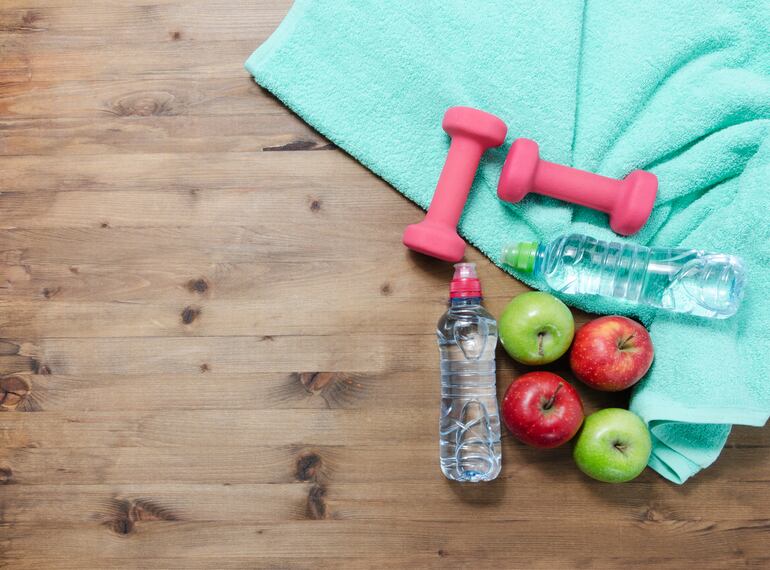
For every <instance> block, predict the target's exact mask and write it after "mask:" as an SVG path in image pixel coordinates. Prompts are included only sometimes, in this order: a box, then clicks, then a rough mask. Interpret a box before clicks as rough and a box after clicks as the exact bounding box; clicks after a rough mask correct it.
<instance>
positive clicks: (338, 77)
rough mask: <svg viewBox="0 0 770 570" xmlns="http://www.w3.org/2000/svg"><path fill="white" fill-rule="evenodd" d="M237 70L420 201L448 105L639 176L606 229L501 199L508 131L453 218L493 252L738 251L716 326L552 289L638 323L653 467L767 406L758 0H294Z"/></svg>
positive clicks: (686, 471)
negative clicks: (738, 264)
mask: <svg viewBox="0 0 770 570" xmlns="http://www.w3.org/2000/svg"><path fill="white" fill-rule="evenodd" d="M246 67H247V69H248V70H249V71H250V72H251V73H252V75H254V77H255V79H256V81H257V82H258V83H259V84H260V85H262V86H263V87H265V88H266V89H268V90H270V91H271V92H273V93H274V94H275V95H276V96H277V97H279V98H280V99H281V100H282V101H283V102H284V103H285V104H287V105H288V106H289V107H291V108H292V109H293V110H294V111H295V112H296V113H297V114H299V115H300V116H301V117H303V118H304V119H305V120H306V121H307V122H308V123H310V124H311V125H313V127H315V128H316V129H317V130H318V131H319V132H321V133H322V134H323V135H325V136H326V137H327V138H329V139H330V140H332V141H333V142H334V143H335V144H337V145H338V146H340V147H341V148H343V149H345V150H346V151H347V152H349V153H350V154H351V155H352V156H354V157H355V158H356V159H358V160H359V161H360V162H361V163H363V164H364V165H365V166H367V167H368V168H369V169H371V170H372V171H373V172H375V173H376V174H378V175H379V176H381V177H382V178H384V179H385V180H386V181H388V182H389V183H390V184H391V185H393V186H394V187H395V188H396V189H397V190H398V191H400V192H402V193H403V194H404V195H406V196H407V197H409V198H410V199H412V200H413V201H414V202H416V203H417V204H419V205H420V206H422V207H423V208H426V207H427V206H428V204H429V203H430V199H431V196H432V193H433V190H434V188H435V183H436V180H437V178H438V174H439V172H440V170H441V167H442V165H443V162H444V159H445V157H446V151H447V148H448V138H447V137H446V135H445V134H444V133H443V131H441V129H440V128H439V125H440V122H441V117H442V116H443V113H444V111H445V110H446V108H447V107H450V106H453V105H467V106H471V107H477V108H480V109H484V110H486V111H489V112H491V113H494V114H496V115H498V116H499V117H500V118H501V119H503V120H504V121H505V122H506V123H507V124H508V127H509V139H508V141H507V143H510V141H511V140H512V139H513V138H517V137H528V138H533V139H535V140H537V141H538V143H539V144H540V147H541V153H542V156H543V158H544V159H546V160H551V161H555V162H560V163H564V164H571V165H573V166H575V167H577V168H582V169H586V170H590V171H594V172H598V173H601V174H604V175H607V176H613V177H622V176H624V175H625V174H626V173H628V172H629V171H631V170H633V169H635V168H643V169H648V170H651V171H652V172H654V173H655V174H656V175H657V176H658V179H659V183H660V189H659V194H658V199H657V201H656V206H655V209H654V211H653V214H652V216H651V218H650V220H649V222H648V223H647V225H646V226H645V228H644V229H643V230H642V231H641V232H640V233H639V234H637V235H635V236H631V237H630V238H619V237H618V236H616V235H615V234H613V233H612V232H611V231H610V230H609V229H608V226H607V217H606V215H604V214H601V213H598V212H594V211H591V210H588V209H585V208H580V207H577V206H573V205H571V204H567V203H564V202H558V201H555V200H552V199H549V198H545V197H541V196H537V195H532V196H529V197H527V198H526V199H524V200H523V201H522V202H520V203H518V204H513V205H511V204H505V203H503V202H501V201H499V200H498V199H497V197H496V185H497V179H498V177H499V174H500V169H501V167H502V163H503V161H504V159H505V153H506V151H507V146H508V144H506V145H505V146H504V147H502V148H499V149H495V150H492V151H490V152H488V153H487V154H486V155H485V157H484V159H483V160H482V163H481V165H480V168H479V174H478V176H477V177H476V182H475V183H474V186H473V188H472V190H471V195H470V197H469V200H468V203H467V205H466V208H465V212H464V214H463V217H462V219H461V222H460V226H459V229H460V232H461V234H462V235H463V236H464V237H465V238H466V239H467V240H468V241H469V242H470V243H472V244H473V245H475V246H476V247H478V248H479V249H480V250H481V251H482V252H483V253H484V254H486V255H487V256H488V257H489V258H490V259H492V261H494V262H495V263H497V264H498V265H500V251H501V249H502V246H503V245H504V243H506V242H509V241H515V240H550V239H552V238H554V237H556V236H557V235H559V234H563V233H568V232H580V233H586V234H589V235H592V236H594V237H597V238H600V239H610V240H615V241H631V242H634V243H641V244H646V245H665V246H678V245H681V246H683V247H697V248H700V249H706V250H711V251H716V252H724V253H733V254H737V255H740V256H742V257H743V258H744V260H745V261H746V263H747V270H748V279H749V281H748V285H747V291H746V298H745V301H744V304H743V306H742V308H741V310H740V311H739V312H738V314H737V315H736V316H734V317H733V318H731V319H728V320H725V321H714V320H704V319H698V318H690V317H682V316H681V315H667V314H663V313H658V312H654V311H652V310H649V309H645V308H639V307H633V306H629V305H626V304H623V303H622V302H618V301H614V300H612V299H605V298H598V297H589V296H562V298H563V299H564V300H565V301H566V302H567V303H569V304H571V305H574V306H576V307H580V308H582V309H585V310H588V311H593V312H598V313H619V314H628V315H633V316H636V317H638V318H640V319H641V320H642V321H643V322H644V323H645V324H646V325H647V326H648V327H649V329H650V333H651V335H652V339H653V342H654V344H655V349H656V358H655V362H654V364H653V367H652V369H651V371H650V373H649V374H648V376H647V377H646V378H645V379H644V380H643V381H642V382H641V383H640V384H639V385H638V387H637V388H636V389H635V390H634V393H633V396H632V400H631V409H632V410H634V411H635V412H637V413H638V414H639V415H641V416H642V418H644V420H645V421H646V422H647V423H648V425H649V426H650V429H651V433H652V436H653V454H652V457H651V459H650V466H651V467H652V468H653V469H655V470H656V471H658V472H659V473H660V474H661V475H663V476H664V477H666V478H668V479H670V480H672V481H675V482H677V483H682V482H684V481H685V480H686V479H687V478H688V477H690V476H692V475H693V474H695V473H696V472H697V471H699V470H700V469H702V468H704V467H707V466H708V465H710V464H711V463H712V462H713V461H714V460H715V459H716V458H717V457H718V455H719V453H720V451H721V449H722V447H723V445H724V443H725V440H726V438H727V436H728V434H729V431H730V425H731V424H746V425H755V426H759V425H763V424H764V423H765V422H766V421H767V418H768V415H770V389H769V388H768V382H767V377H768V373H769V372H770V358H768V356H767V353H768V350H770V304H768V303H766V302H764V297H765V296H766V295H767V294H770V245H769V243H770V222H768V219H767V218H768V215H770V191H768V182H767V181H768V180H770V4H768V3H767V2H766V1H764V0H757V1H742V2H729V3H727V2H720V1H713V0H709V1H703V2H697V3H695V2H680V3H676V2H675V3H672V2H668V1H663V0H651V1H648V2H643V3H638V2H634V3H630V2H629V3H623V2H621V3H618V2H617V1H610V0H590V1H588V2H585V3H583V2H577V1H560V2H547V3H546V2H543V3H537V2H525V1H523V0H514V1H511V0H488V1H486V2H483V3H477V2H462V1H449V2H447V1H437V0H424V1H421V2H413V1H410V0H393V1H390V2H380V1H375V0H358V1H356V2H346V1H342V0H340V1H331V0H330V1H326V2H311V1H309V0H298V1H297V2H295V4H294V6H293V7H292V9H291V11H290V13H289V14H288V16H287V17H286V18H285V20H284V21H283V22H282V24H281V26H280V27H279V28H278V30H277V31H276V32H275V33H274V34H273V35H272V36H271V37H270V38H269V40H268V41H267V42H265V43H264V44H263V45H262V46H261V47H260V48H259V49H258V50H257V51H256V52H255V53H254V54H253V55H252V56H251V57H250V58H249V60H248V61H247V63H246ZM385 149H387V150H385ZM362 199H365V197H362ZM517 277H518V278H520V279H522V280H523V281H525V282H527V283H529V284H530V285H533V286H535V287H538V286H542V284H541V283H537V282H534V281H532V280H531V277H529V276H526V275H517Z"/></svg>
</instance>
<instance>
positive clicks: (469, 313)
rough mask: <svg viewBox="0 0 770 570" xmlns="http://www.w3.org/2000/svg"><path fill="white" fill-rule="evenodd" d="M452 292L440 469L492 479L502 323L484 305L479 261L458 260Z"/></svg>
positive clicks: (443, 328) (443, 338) (462, 477)
mask: <svg viewBox="0 0 770 570" xmlns="http://www.w3.org/2000/svg"><path fill="white" fill-rule="evenodd" d="M450 297H451V299H450V307H449V309H448V310H447V312H446V313H444V315H443V316H442V317H441V319H440V320H439V322H438V326H437V330H436V336H437V339H438V346H439V352H440V356H441V417H440V420H439V439H440V454H441V455H440V456H441V471H442V472H443V473H444V475H445V476H446V477H447V478H449V479H453V480H455V481H464V482H474V483H475V482H478V481H491V480H492V479H494V478H496V477H497V476H498V474H499V473H500V460H501V446H500V416H499V413H498V406H497V390H496V387H495V347H496V345H497V323H496V321H495V319H494V318H493V317H492V315H490V314H489V313H488V312H487V311H486V309H484V307H482V306H481V285H480V283H479V280H478V278H477V277H476V269H475V266H474V264H472V263H458V264H457V265H455V276H454V278H453V279H452V285H451V288H450Z"/></svg>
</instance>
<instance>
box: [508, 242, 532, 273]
mask: <svg viewBox="0 0 770 570" xmlns="http://www.w3.org/2000/svg"><path fill="white" fill-rule="evenodd" d="M537 246H538V243H537V242H536V241H520V242H519V243H514V244H511V245H507V246H505V248H504V249H503V263H505V264H506V265H510V266H511V267H513V268H514V269H517V270H519V271H521V272H523V273H532V271H533V270H534V269H535V259H536V257H537Z"/></svg>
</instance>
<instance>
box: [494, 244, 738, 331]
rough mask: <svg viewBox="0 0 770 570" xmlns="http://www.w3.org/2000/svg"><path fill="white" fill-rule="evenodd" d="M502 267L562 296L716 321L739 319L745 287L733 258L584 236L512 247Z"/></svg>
mask: <svg viewBox="0 0 770 570" xmlns="http://www.w3.org/2000/svg"><path fill="white" fill-rule="evenodd" d="M503 261H504V263H506V264H508V265H510V266H512V267H514V268H516V269H518V270H520V271H523V272H525V273H534V274H535V275H539V276H542V278H543V279H544V280H545V282H546V283H547V284H548V285H549V286H550V287H551V288H552V289H554V290H555V291H558V292H560V293H565V294H569V295H574V294H581V295H603V296H607V297H615V298H618V299H623V300H625V301H628V302H630V303H636V304H640V305H649V306H652V307H659V308H661V309H665V310H667V311H673V312H676V313H688V314H691V315H696V316H699V317H711V318H715V319H726V318H727V317H730V316H732V315H734V314H735V312H736V311H737V310H738V306H739V305H740V303H741V300H742V299H743V288H744V284H745V282H746V276H745V272H744V268H743V262H742V261H741V260H740V258H738V257H735V256H732V255H724V254H720V253H707V252H705V251H701V250H698V249H685V248H670V247H644V246H640V245H633V244H628V243H626V244H621V243H616V242H606V241H601V240H597V239H594V238H592V237H589V236H585V235H580V234H571V235H565V236H561V237H559V238H556V239H555V240H554V241H552V242H551V243H550V244H538V243H537V242H520V243H517V244H513V245H509V246H508V247H506V248H505V250H504V251H503Z"/></svg>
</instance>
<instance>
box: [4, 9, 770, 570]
mask: <svg viewBox="0 0 770 570" xmlns="http://www.w3.org/2000/svg"><path fill="white" fill-rule="evenodd" d="M288 7H289V0H252V1H250V2H245V1H242V0H234V1H233V0H209V1H207V0H193V1H182V0H153V1H152V2H149V3H148V2H136V1H123V0H103V1H100V2H93V1H92V0H47V1H46V2H39V1H37V0H4V2H3V3H2V6H0V135H1V136H0V212H2V216H0V331H1V332H0V335H1V336H2V338H0V567H4V568H6V567H7V568H19V569H22V568H70V569H78V570H80V569H83V568H115V569H128V568H169V569H174V568H176V569H185V570H191V569H197V568H218V569H235V568H238V569H240V568H308V569H310V568H312V569H314V570H317V569H322V568H335V569H336V568H371V569H380V568H441V569H442V570H443V569H446V568H469V567H504V568H522V569H535V568H548V569H554V568H618V567H624V566H625V567H632V568H644V567H655V568H676V569H680V568H682V567H686V566H688V565H697V567H699V568H726V567H738V566H747V567H757V568H760V567H767V566H769V565H770V546H769V545H770V541H768V532H769V530H770V499H769V498H768V494H767V493H766V489H767V485H768V483H769V482H770V435H768V432H766V431H763V430H751V429H748V428H737V429H735V430H734V433H733V435H732V436H731V438H730V440H729V442H728V445H727V447H726V449H725V451H724V453H723V455H722V457H721V458H720V460H719V462H718V463H717V464H716V465H714V466H713V467H712V468H711V469H709V470H707V471H706V472H704V473H703V474H701V475H699V476H698V477H697V478H696V479H694V480H693V481H692V482H689V483H688V484H687V485H686V486H683V487H676V486H674V485H672V484H670V483H667V482H665V481H664V480H662V479H661V478H660V477H659V476H657V475H656V474H655V473H653V472H651V471H649V470H648V471H647V472H645V473H644V474H643V475H642V476H641V477H640V478H639V479H637V480H635V481H633V482H632V483H629V484H627V485H621V486H607V485H601V484H598V483H595V482H592V481H590V480H588V479H586V478H585V477H584V476H582V475H581V474H580V473H579V472H578V471H577V470H576V469H575V468H574V466H573V464H572V460H571V457H570V451H569V449H567V448H565V449H557V450H553V451H551V452H545V453H544V452H539V451H537V450H533V449H530V448H527V447H524V446H522V445H520V444H519V443H517V442H515V441H513V440H512V438H511V437H509V436H508V435H507V434H506V435H505V436H504V438H503V453H504V468H503V472H502V474H501V477H500V478H499V479H498V480H497V481H495V482H494V483H492V484H489V485H482V486H476V487H474V486H471V487H464V486H459V485H453V484H451V483H449V482H448V481H446V480H445V479H443V477H442V476H441V474H440V472H439V470H438V467H437V449H436V439H437V434H436V424H437V418H438V367H437V362H436V351H435V340H434V337H433V333H432V331H433V327H434V326H435V321H436V319H437V317H438V316H439V315H440V314H441V312H442V311H443V310H444V303H445V297H446V286H447V282H448V280H449V278H450V274H451V269H450V268H449V267H448V266H447V265H446V264H443V263H440V262H437V261H434V260H429V259H426V258H423V257H421V256H418V255H414V254H411V253H409V252H407V251H405V250H404V248H403V247H402V246H401V244H400V236H401V231H402V230H403V227H404V226H405V225H407V224H409V223H412V222H415V221H417V220H419V219H420V218H421V216H422V213H421V212H420V211H419V210H418V209H417V208H416V207H414V206H413V205H411V204H409V203H408V201H407V200H405V199H404V198H402V197H401V196H399V195H398V194H397V193H396V192H394V191H393V190H392V189H390V188H389V187H388V186H387V184H386V183H384V182H383V181H382V180H379V179H378V178H376V177H375V176H373V175H372V174H370V173H369V172H367V171H366V170H365V169H364V168H363V167H361V166H360V165H359V164H357V163H356V162H355V161H354V160H352V159H351V158H350V157H348V156H346V155H345V154H344V153H343V152H341V151H340V150H338V149H336V148H335V147H334V145H332V144H330V143H328V142H327V141H326V140H325V139H324V138H323V137H322V136H320V135H319V134H318V133H316V132H315V131H313V130H312V129H311V128H310V127H308V126H307V125H305V124H304V123H303V122H302V121H301V120H300V119H299V118H298V117H296V116H294V115H293V114H292V113H291V112H290V111H288V110H286V109H285V108H284V107H283V106H282V105H281V104H280V103H279V102H278V101H276V100H275V99H274V98H273V97H271V96H270V95H269V94H268V93H266V92H265V91H264V90H262V89H261V88H259V87H258V86H256V85H255V84H254V82H253V81H252V80H251V79H250V78H249V77H248V75H247V73H246V72H245V71H244V69H243V61H244V60H245V59H246V57H247V56H248V55H249V53H250V52H251V51H252V50H253V49H254V48H255V47H256V46H257V45H259V44H260V43H261V42H262V41H264V39H266V38H267V37H268V35H269V34H270V33H271V32H272V30H274V29H275V27H276V26H277V24H278V22H279V21H280V19H281V18H282V17H283V16H284V14H285V13H286V11H287V10H288ZM437 174H438V173H437ZM468 256H469V258H470V260H471V261H475V262H477V263H478V265H479V271H480V273H481V277H482V280H483V282H484V286H485V290H486V294H487V304H488V306H489V308H490V310H491V311H492V312H493V313H495V314H499V312H500V311H501V310H502V308H503V307H504V305H505V303H506V302H507V301H508V300H509V299H510V298H511V297H512V296H513V295H515V294H516V293H518V292H521V291H523V290H524V287H523V286H522V285H521V284H519V283H517V282H516V281H514V280H513V279H511V278H510V277H508V276H506V275H505V274H504V273H503V272H501V271H499V270H498V269H496V268H495V267H493V266H492V265H491V264H490V263H489V262H488V261H487V260H485V259H484V258H482V257H481V256H480V255H479V254H478V252H475V251H472V250H471V251H469V254H468ZM588 318H589V317H588V316H587V315H584V314H582V313H577V312H576V319H577V321H578V323H579V324H580V323H583V322H585V321H586V319H588ZM498 363H499V373H498V391H499V393H500V395H502V393H503V392H504V390H505V388H506V387H507V385H508V384H509V383H510V382H511V381H512V380H513V379H514V378H515V377H516V376H517V375H519V374H521V373H522V372H525V371H527V368H526V367H522V366H519V365H516V364H515V363H513V362H511V361H510V359H508V358H507V357H506V356H505V354H504V353H503V352H502V351H499V353H498ZM550 369H551V370H555V371H559V372H563V373H565V363H564V362H558V363H555V364H554V365H553V366H551V367H550ZM578 389H579V390H580V391H581V394H582V395H583V397H584V398H585V402H586V407H587V409H588V410H589V411H590V410H595V409H598V408H600V407H604V406H609V405H625V403H626V398H627V395H623V394H621V395H608V394H598V393H594V392H590V391H589V390H586V389H584V388H583V387H581V386H578Z"/></svg>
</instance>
